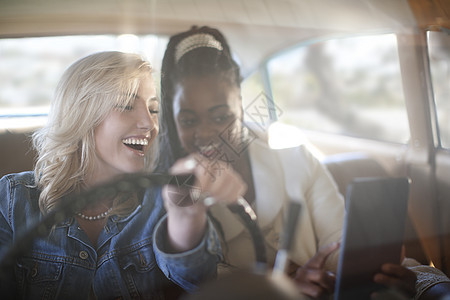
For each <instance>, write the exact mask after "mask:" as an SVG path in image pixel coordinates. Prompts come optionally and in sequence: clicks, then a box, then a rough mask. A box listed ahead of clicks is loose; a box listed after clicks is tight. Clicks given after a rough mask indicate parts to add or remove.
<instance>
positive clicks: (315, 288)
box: [294, 243, 340, 298]
mask: <svg viewBox="0 0 450 300" xmlns="http://www.w3.org/2000/svg"><path fill="white" fill-rule="evenodd" d="M339 245H340V244H339V243H331V244H330V245H327V246H324V247H322V248H321V249H319V251H318V252H317V253H316V255H314V257H312V258H311V259H310V260H309V261H308V262H307V263H306V264H305V265H304V266H302V267H299V268H298V269H297V272H296V274H295V277H294V280H295V282H296V284H297V286H298V287H299V289H300V291H301V292H302V293H303V294H305V295H307V296H310V297H312V298H319V297H322V296H324V295H329V294H332V293H333V292H334V285H335V282H336V275H335V274H334V273H332V272H329V271H325V270H324V265H325V262H326V260H327V258H328V256H330V254H331V253H333V252H334V251H336V250H337V249H338V248H339Z"/></svg>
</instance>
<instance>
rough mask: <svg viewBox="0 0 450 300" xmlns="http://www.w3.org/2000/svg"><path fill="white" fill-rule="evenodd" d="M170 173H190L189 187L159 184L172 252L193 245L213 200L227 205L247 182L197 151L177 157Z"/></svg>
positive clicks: (239, 193) (239, 194) (238, 194)
mask: <svg viewBox="0 0 450 300" xmlns="http://www.w3.org/2000/svg"><path fill="white" fill-rule="evenodd" d="M170 172H171V173H172V174H174V175H179V174H194V175H195V178H196V179H195V183H194V184H193V185H192V186H189V187H186V186H184V187H183V186H178V187H177V186H172V185H165V186H164V187H163V191H162V194H163V198H164V206H165V208H166V210H167V216H168V221H167V226H168V235H169V245H170V246H171V247H172V250H173V251H177V252H180V251H186V250H189V249H192V248H194V247H195V246H196V245H197V244H198V243H199V242H200V240H201V238H202V236H203V234H204V231H205V228H206V211H207V208H208V205H211V204H213V203H225V204H231V203H234V202H236V201H237V199H238V198H239V197H241V196H242V195H244V194H245V191H246V189H247V185H246V184H245V182H244V181H243V180H242V178H241V177H240V175H239V174H238V173H236V172H235V171H234V170H233V168H231V167H230V166H227V165H226V164H225V163H224V162H222V161H211V160H209V159H208V158H206V157H204V156H201V155H199V154H191V155H189V156H187V157H186V158H183V159H180V160H178V161H177V162H176V163H175V164H174V165H173V167H172V168H171V169H170Z"/></svg>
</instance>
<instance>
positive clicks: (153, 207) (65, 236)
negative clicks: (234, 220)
mask: <svg viewBox="0 0 450 300" xmlns="http://www.w3.org/2000/svg"><path fill="white" fill-rule="evenodd" d="M33 184H34V177H33V173H32V172H23V173H19V174H10V175H6V176H4V177H3V178H2V179H1V180H0V259H1V256H3V253H4V252H5V251H6V250H7V249H8V247H9V246H10V245H11V244H12V243H13V242H14V241H15V239H16V238H17V237H18V236H19V234H20V231H21V230H24V229H26V228H27V227H29V226H31V225H32V224H33V221H34V220H35V219H36V218H40V217H42V215H41V213H40V211H39V205H38V198H39V190H37V189H35V188H32V187H30V186H32V185H33ZM164 214H165V210H164V207H163V201H162V198H161V190H160V188H158V189H152V190H150V189H148V190H146V192H145V194H144V196H143V199H142V202H141V205H139V206H138V207H137V208H136V210H135V211H134V212H133V213H132V214H131V215H129V216H128V217H126V218H118V217H117V216H111V217H110V218H109V219H108V221H107V224H106V226H105V227H104V229H103V230H102V232H101V233H100V236H99V239H98V243H97V247H96V248H94V247H93V245H92V243H91V242H90V240H89V238H88V236H87V235H86V233H85V232H84V231H83V230H82V229H81V228H80V227H79V225H78V222H77V220H76V219H75V218H73V217H71V218H69V219H67V220H65V221H64V222H61V223H59V224H57V225H56V227H55V228H54V230H53V231H52V232H51V233H50V234H49V235H48V236H45V237H43V238H37V239H35V240H34V241H33V243H32V246H31V248H30V249H29V250H28V251H27V252H26V253H25V254H24V255H22V256H20V257H19V258H18V259H17V261H16V262H15V264H14V270H0V271H4V273H3V274H6V275H7V277H6V278H7V279H5V278H3V279H2V282H1V283H0V287H1V290H0V295H3V296H4V295H13V294H15V297H18V298H21V299H164V291H167V289H168V288H170V287H171V285H172V287H173V286H175V285H174V283H175V284H176V285H178V286H179V287H181V288H183V289H184V290H185V291H188V292H191V291H193V290H195V288H196V286H197V284H198V283H200V282H201V281H202V280H205V279H208V278H211V277H214V276H215V275H216V264H217V262H218V261H219V260H220V258H221V249H220V244H219V240H218V237H217V234H216V232H215V231H214V229H213V226H212V225H211V223H210V222H208V228H207V230H206V233H205V236H204V238H203V240H202V241H201V243H200V244H199V245H198V246H197V247H196V248H194V249H192V250H189V251H187V252H183V253H176V254H170V253H166V252H165V251H164V238H165V237H166V236H167V232H166V228H167V226H166V217H165V216H164Z"/></svg>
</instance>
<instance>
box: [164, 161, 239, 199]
mask: <svg viewBox="0 0 450 300" xmlns="http://www.w3.org/2000/svg"><path fill="white" fill-rule="evenodd" d="M170 172H171V174H189V173H191V174H194V175H195V177H196V181H195V184H194V186H192V187H191V196H192V195H197V196H196V198H197V199H192V200H194V201H193V202H195V201H196V200H198V199H199V198H200V199H204V200H207V201H209V203H210V204H213V203H216V202H221V203H225V204H231V203H234V202H236V201H237V199H238V198H239V197H242V195H244V194H245V192H246V190H247V185H246V184H245V182H244V181H243V180H242V178H241V176H240V175H239V174H238V173H236V172H235V171H234V170H233V169H232V168H231V167H230V166H228V165H227V164H225V163H224V162H222V161H218V160H215V161H212V160H209V159H208V158H206V157H204V156H202V155H199V154H191V155H189V156H187V157H186V158H183V159H180V160H178V161H177V162H176V163H175V164H174V165H173V167H172V168H171V169H170ZM186 193H187V192H186V191H184V194H186ZM192 198H195V197H192ZM205 198H206V199H205ZM191 202H192V201H191ZM206 204H207V205H208V203H206Z"/></svg>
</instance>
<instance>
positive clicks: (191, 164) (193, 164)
mask: <svg viewBox="0 0 450 300" xmlns="http://www.w3.org/2000/svg"><path fill="white" fill-rule="evenodd" d="M196 166H197V162H196V161H195V159H193V158H189V159H188V160H186V161H185V162H184V167H185V168H186V169H188V170H193V169H195V167H196Z"/></svg>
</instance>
